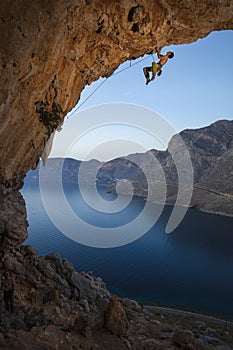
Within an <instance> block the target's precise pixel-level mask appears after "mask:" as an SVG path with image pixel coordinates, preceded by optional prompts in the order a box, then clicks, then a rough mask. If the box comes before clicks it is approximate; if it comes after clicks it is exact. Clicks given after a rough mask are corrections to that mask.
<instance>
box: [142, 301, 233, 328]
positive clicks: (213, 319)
mask: <svg viewBox="0 0 233 350" xmlns="http://www.w3.org/2000/svg"><path fill="white" fill-rule="evenodd" d="M140 304H141V305H142V308H143V310H152V311H157V312H162V313H168V314H174V315H180V316H188V317H191V318H199V319H203V320H206V321H211V322H215V323H218V324H221V325H225V326H226V328H227V327H228V326H229V327H232V328H233V320H226V319H224V318H219V317H215V316H211V315H205V314H202V313H199V312H193V311H187V310H183V309H176V308H172V307H165V306H155V305H148V304H146V303H140Z"/></svg>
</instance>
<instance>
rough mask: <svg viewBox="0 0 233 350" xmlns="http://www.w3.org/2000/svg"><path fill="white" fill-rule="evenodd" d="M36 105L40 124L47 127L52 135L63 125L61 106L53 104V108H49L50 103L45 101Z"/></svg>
mask: <svg viewBox="0 0 233 350" xmlns="http://www.w3.org/2000/svg"><path fill="white" fill-rule="evenodd" d="M35 105H36V112H37V113H39V120H40V122H41V123H43V124H44V125H45V126H46V127H47V129H48V131H49V133H52V132H53V131H54V130H55V129H57V127H58V126H59V124H60V123H61V120H62V117H63V114H64V112H63V110H62V108H61V106H60V105H59V104H57V103H55V102H53V103H52V107H50V108H49V105H48V103H47V102H44V101H38V102H36V103H35Z"/></svg>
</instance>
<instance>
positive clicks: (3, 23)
mask: <svg viewBox="0 0 233 350" xmlns="http://www.w3.org/2000/svg"><path fill="white" fill-rule="evenodd" d="M224 29H233V2H232V1H228V0H205V1H200V0H196V1H195V0H191V1H190V0H183V1H176V0H153V1H152V0H118V1H110V0H86V1H84V0H56V1H55V0H12V1H8V0H2V1H1V3H0V37H1V41H0V53H1V56H0V60H1V62H0V63H1V64H0V69H1V79H0V84H1V88H0V91H1V95H0V113H1V114H0V183H1V185H2V188H3V187H4V188H6V187H10V188H12V187H15V188H17V186H18V187H20V186H21V180H22V178H23V177H24V175H25V173H26V172H27V171H28V170H29V169H30V168H32V167H35V165H36V162H37V160H38V158H39V156H40V155H41V153H42V151H43V148H44V145H45V143H46V141H47V139H48V137H49V135H50V134H51V132H52V131H53V129H54V128H55V127H56V126H57V125H58V124H59V122H60V121H61V120H62V119H63V117H64V116H65V115H66V113H67V112H68V111H70V110H71V109H72V107H74V106H75V104H76V103H77V102H78V100H79V97H80V93H81V91H82V89H83V88H84V87H85V85H87V84H91V82H93V81H95V80H97V79H98V78H99V77H101V76H102V77H107V76H110V75H111V74H112V73H113V72H114V70H115V69H116V68H117V67H118V66H119V65H120V64H121V63H122V62H124V61H126V60H128V59H134V58H137V57H140V56H142V55H143V54H145V53H150V52H153V53H154V52H156V51H157V50H158V49H159V48H162V47H164V46H165V45H170V44H184V43H190V42H193V41H195V40H197V39H198V38H202V37H205V36H206V35H208V34H209V33H210V32H211V31H213V30H224Z"/></svg>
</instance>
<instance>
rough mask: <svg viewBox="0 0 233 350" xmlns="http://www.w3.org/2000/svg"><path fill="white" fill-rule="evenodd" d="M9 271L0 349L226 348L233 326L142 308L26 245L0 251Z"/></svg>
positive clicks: (0, 310)
mask: <svg viewBox="0 0 233 350" xmlns="http://www.w3.org/2000/svg"><path fill="white" fill-rule="evenodd" d="M5 270H8V271H11V272H12V273H13V274H14V276H15V279H16V289H15V311H14V313H13V314H11V313H8V312H6V311H5V310H4V308H3V302H2V300H1V301H0V305H1V306H0V320H1V321H0V331H1V333H0V349H4V350H12V349H15V350H18V349H32V350H34V349H40V350H41V349H46V350H50V349H51V350H52V349H63V350H66V349H67V350H71V349H78V350H79V349H80V350H81V349H83V350H97V349H103V350H105V349H106V350H109V349H111V350H121V349H122V350H127V349H132V350H154V349H155V350H156V349H161V350H163V349H164V350H169V349H179V348H181V349H187V350H194V349H195V350H199V349H200V350H211V349H216V350H230V349H233V328H228V327H227V325H218V324H215V323H212V324H211V323H209V322H207V321H205V322H203V320H202V321H201V320H197V319H193V318H191V317H185V316H181V315H170V314H166V315H165V314H164V315H163V314H161V312H157V311H155V310H146V309H144V308H143V307H142V306H141V305H139V304H138V303H137V302H135V301H131V300H129V299H120V298H118V297H117V296H113V295H110V293H109V291H108V290H107V288H106V285H105V283H104V282H103V281H102V280H101V278H98V277H95V276H93V274H92V273H91V272H88V273H84V272H77V271H75V270H74V268H73V266H72V265H71V264H70V263H69V262H68V261H67V260H62V259H61V257H60V256H59V255H57V254H51V255H49V256H46V257H38V255H37V252H36V251H35V249H34V248H32V247H31V246H21V247H20V248H12V250H11V251H8V253H5V254H4V255H3V256H2V261H1V265H0V272H1V273H2V272H3V271H5Z"/></svg>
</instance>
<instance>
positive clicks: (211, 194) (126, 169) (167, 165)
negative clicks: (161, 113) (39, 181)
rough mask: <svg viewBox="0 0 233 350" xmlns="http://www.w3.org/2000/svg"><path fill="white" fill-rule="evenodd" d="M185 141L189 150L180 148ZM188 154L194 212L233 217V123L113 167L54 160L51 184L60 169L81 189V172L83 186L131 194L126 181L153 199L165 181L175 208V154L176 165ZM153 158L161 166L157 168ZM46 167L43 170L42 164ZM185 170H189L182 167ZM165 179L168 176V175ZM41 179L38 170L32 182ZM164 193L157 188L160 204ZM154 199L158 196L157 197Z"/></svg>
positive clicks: (187, 135) (188, 134)
mask: <svg viewBox="0 0 233 350" xmlns="http://www.w3.org/2000/svg"><path fill="white" fill-rule="evenodd" d="M180 137H181V138H182V140H183V142H184V144H185V146H184V144H182V143H181V142H180ZM185 147H186V148H187V149H188V151H189V154H190V158H191V161H192V166H193V170H194V188H193V197H192V201H191V203H190V205H191V206H194V207H199V208H200V207H201V209H202V210H205V211H211V212H218V213H221V214H226V215H233V121H229V120H220V121H217V122H215V123H213V124H211V125H210V126H207V127H204V128H200V129H194V130H188V129H187V130H183V131H182V132H181V133H180V134H178V135H174V136H173V137H172V139H171V141H170V142H169V145H168V149H167V150H166V151H158V150H154V149H153V150H150V151H148V152H145V153H136V154H132V155H129V156H127V157H122V158H117V159H113V160H111V161H108V162H99V161H97V160H91V161H88V162H80V161H77V160H74V159H65V160H64V159H61V158H51V159H48V161H47V163H46V169H47V170H48V172H46V173H47V174H48V175H47V176H48V178H49V179H54V178H55V177H57V176H61V175H58V167H59V166H60V165H61V163H62V162H64V165H63V172H62V176H63V182H64V183H70V182H71V183H77V179H78V173H79V170H80V169H82V172H81V175H82V176H81V177H80V178H79V182H81V183H89V182H93V181H96V182H97V183H98V184H100V185H108V186H109V188H110V190H112V191H115V187H116V185H118V189H117V190H118V192H119V193H121V194H127V191H128V190H127V188H126V187H125V183H126V181H125V180H129V181H130V182H131V183H132V184H133V187H134V194H135V195H137V196H142V197H147V195H148V182H150V183H154V184H159V183H160V182H161V183H162V181H163V176H164V175H165V178H166V184H167V198H166V202H167V203H171V204H173V203H175V201H176V195H177V184H178V175H177V167H176V165H175V163H174V160H173V158H172V156H171V154H170V152H169V150H170V151H171V150H172V153H173V154H175V157H176V164H178V163H179V162H182V156H183V154H184V152H185ZM151 155H153V156H154V157H155V159H156V160H157V166H155V164H152V161H151ZM40 166H42V165H41V164H40ZM180 166H183V164H182V163H180ZM163 174H164V175H163ZM33 178H34V181H35V180H36V178H38V169H37V170H36V172H35V171H33V172H30V173H29V174H28V176H27V179H26V181H29V182H30V181H33ZM158 191H159V187H158V186H157V187H155V192H156V198H158V197H159V196H158ZM152 199H153V196H152Z"/></svg>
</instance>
